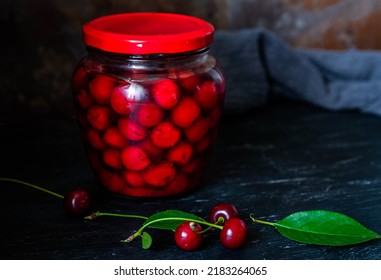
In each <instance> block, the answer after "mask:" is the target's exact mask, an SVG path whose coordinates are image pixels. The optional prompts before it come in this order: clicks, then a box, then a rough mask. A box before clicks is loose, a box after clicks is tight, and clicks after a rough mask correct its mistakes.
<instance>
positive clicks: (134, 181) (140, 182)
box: [123, 171, 146, 188]
mask: <svg viewBox="0 0 381 280" xmlns="http://www.w3.org/2000/svg"><path fill="white" fill-rule="evenodd" d="M123 177H124V180H125V181H126V183H127V185H129V186H131V187H134V188H141V187H144V185H145V184H146V182H145V181H144V179H143V176H142V174H141V173H140V172H138V171H126V172H124V173H123Z"/></svg>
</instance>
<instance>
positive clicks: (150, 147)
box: [137, 138, 164, 159]
mask: <svg viewBox="0 0 381 280" xmlns="http://www.w3.org/2000/svg"><path fill="white" fill-rule="evenodd" d="M137 145H138V146H139V147H140V148H142V149H143V150H144V151H146V152H147V153H148V154H149V155H150V157H151V158H152V159H154V158H156V157H158V156H159V155H160V154H161V153H162V152H163V151H164V150H163V149H161V148H158V147H157V146H155V145H154V144H153V143H152V141H151V139H150V138H146V139H144V140H143V141H141V142H139V143H138V144H137Z"/></svg>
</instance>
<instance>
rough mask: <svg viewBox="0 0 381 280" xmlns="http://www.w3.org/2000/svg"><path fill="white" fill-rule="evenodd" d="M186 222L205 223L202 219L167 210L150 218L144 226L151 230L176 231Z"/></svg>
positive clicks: (185, 213)
mask: <svg viewBox="0 0 381 280" xmlns="http://www.w3.org/2000/svg"><path fill="white" fill-rule="evenodd" d="M186 220H195V221H203V219H202V218H200V217H198V216H196V215H194V214H191V213H187V212H183V211H180V210H166V211H162V212H158V213H155V214H153V215H152V216H150V217H148V218H147V220H146V221H145V222H144V224H143V225H146V227H149V228H156V229H165V230H172V231H175V230H176V228H177V227H178V226H179V225H180V224H181V223H182V222H184V221H186Z"/></svg>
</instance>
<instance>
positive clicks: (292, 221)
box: [273, 210, 381, 246]
mask: <svg viewBox="0 0 381 280" xmlns="http://www.w3.org/2000/svg"><path fill="white" fill-rule="evenodd" d="M273 226H274V227H275V228H276V229H277V230H278V231H279V232H280V233H281V234H282V235H284V236H285V237H287V238H289V239H292V240H294V241H298V242H302V243H307V244H316V245H330V246H344V245H353V244H358V243H362V242H366V241H369V240H372V239H376V238H381V236H380V235H379V234H377V233H375V232H373V231H371V230H369V229H368V228H366V227H364V226H363V225H361V224H360V223H359V222H357V221H356V220H354V219H352V218H350V217H348V216H346V215H344V214H341V213H337V212H332V211H327V210H312V211H302V212H296V213H294V214H291V215H289V216H288V217H286V218H284V219H283V220H281V221H279V222H276V223H274V224H273Z"/></svg>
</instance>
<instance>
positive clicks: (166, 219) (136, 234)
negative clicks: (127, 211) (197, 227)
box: [121, 217, 223, 243]
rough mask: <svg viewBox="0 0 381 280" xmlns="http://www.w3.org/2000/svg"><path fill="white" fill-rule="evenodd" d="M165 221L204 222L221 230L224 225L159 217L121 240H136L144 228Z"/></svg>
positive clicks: (200, 221) (198, 221)
mask: <svg viewBox="0 0 381 280" xmlns="http://www.w3.org/2000/svg"><path fill="white" fill-rule="evenodd" d="M163 221H184V222H194V223H198V224H202V225H206V226H208V227H209V228H217V229H219V230H222V228H223V227H222V226H221V225H218V224H212V223H209V222H206V221H203V220H195V219H189V218H181V217H168V218H161V219H157V220H153V221H150V222H148V223H146V224H144V225H143V226H142V227H141V228H140V229H139V230H138V231H136V232H135V233H134V234H132V235H130V236H129V237H128V238H127V239H124V240H121V242H125V243H128V242H131V241H132V240H134V239H135V238H136V237H138V236H141V234H142V232H143V230H144V229H145V228H146V227H148V226H150V225H152V224H154V223H158V222H163Z"/></svg>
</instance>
